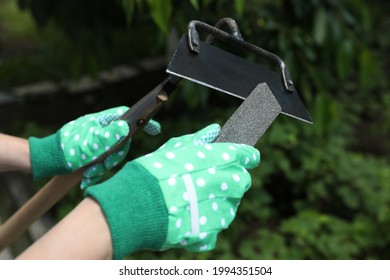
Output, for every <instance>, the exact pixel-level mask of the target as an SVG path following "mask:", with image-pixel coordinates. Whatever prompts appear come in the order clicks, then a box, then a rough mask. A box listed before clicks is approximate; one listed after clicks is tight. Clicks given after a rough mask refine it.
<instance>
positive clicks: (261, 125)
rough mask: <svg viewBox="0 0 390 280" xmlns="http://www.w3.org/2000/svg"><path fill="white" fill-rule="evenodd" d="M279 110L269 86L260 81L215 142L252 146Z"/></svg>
mask: <svg viewBox="0 0 390 280" xmlns="http://www.w3.org/2000/svg"><path fill="white" fill-rule="evenodd" d="M281 112H282V108H281V107H280V105H279V103H278V101H277V100H276V98H275V96H274V95H273V93H272V92H271V90H270V88H269V87H268V86H267V84H266V83H260V84H258V85H257V86H256V87H255V89H254V90H253V91H252V92H251V93H250V94H249V95H248V97H247V98H246V99H245V101H244V102H243V103H242V104H241V105H240V106H239V107H238V108H237V110H236V111H235V112H234V114H233V115H232V116H231V117H230V118H229V119H228V120H227V121H226V123H225V124H224V125H223V127H222V129H221V132H220V134H219V136H218V138H217V139H216V140H215V142H232V143H237V144H247V145H251V146H254V145H255V144H256V143H257V141H258V140H259V139H260V137H261V136H262V135H263V134H264V132H265V131H266V130H267V128H268V127H269V126H270V125H271V124H272V122H273V121H274V120H275V119H276V117H277V116H278V115H279V113H281Z"/></svg>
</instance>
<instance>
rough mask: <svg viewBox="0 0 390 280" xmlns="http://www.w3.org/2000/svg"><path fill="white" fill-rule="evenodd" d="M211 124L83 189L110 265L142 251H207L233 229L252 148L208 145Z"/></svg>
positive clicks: (255, 155)
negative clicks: (107, 239) (96, 211)
mask: <svg viewBox="0 0 390 280" xmlns="http://www.w3.org/2000/svg"><path fill="white" fill-rule="evenodd" d="M219 130H220V127H219V125H217V124H213V125H210V126H208V127H206V128H204V129H202V130H200V131H199V132H197V133H196V134H192V135H185V136H182V137H178V138H173V139H171V140H169V141H168V142H167V143H166V144H165V145H163V146H162V147H161V148H159V149H158V150H157V151H155V152H153V153H151V154H148V155H145V156H142V157H140V158H138V159H136V160H133V161H131V162H129V163H127V164H126V165H125V166H124V167H123V168H122V169H121V170H120V171H119V172H118V173H117V174H116V175H114V176H113V177H112V178H110V179H109V180H107V181H105V182H103V183H101V184H99V185H96V186H92V187H90V188H88V189H87V190H86V192H85V195H86V196H91V197H93V198H94V199H95V200H96V201H97V202H98V203H99V204H100V206H101V208H102V210H103V212H104V214H105V217H106V219H107V222H108V225H109V227H110V231H111V237H112V242H113V252H114V258H115V259H121V258H123V257H124V256H126V255H128V254H130V253H132V252H135V251H138V250H143V249H152V250H166V249H169V248H177V247H185V248H186V249H188V250H190V251H196V252H199V251H208V250H212V249H213V248H214V247H215V243H216V240H217V235H218V233H219V232H220V231H222V230H223V229H226V228H227V227H228V226H229V224H230V223H231V222H232V221H233V219H234V217H235V215H236V212H237V207H238V205H239V203H240V200H241V198H242V196H243V195H244V193H245V192H246V191H247V190H248V189H249V187H250V186H251V177H250V174H249V173H248V171H247V169H251V168H254V167H256V166H258V165H259V163H260V153H259V152H258V150H256V149H255V148H253V147H251V146H247V145H241V144H231V143H212V142H213V141H214V140H215V139H216V137H217V136H218V134H219Z"/></svg>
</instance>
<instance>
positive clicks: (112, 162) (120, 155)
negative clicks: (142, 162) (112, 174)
mask: <svg viewBox="0 0 390 280" xmlns="http://www.w3.org/2000/svg"><path fill="white" fill-rule="evenodd" d="M130 143H131V138H130V139H129V140H128V141H126V143H124V144H122V146H121V147H120V148H118V150H117V151H115V152H113V153H112V154H110V155H108V156H107V157H106V158H105V159H104V161H103V163H104V166H105V167H106V168H107V169H111V168H113V167H115V166H117V165H118V164H119V163H121V162H122V161H123V160H124V159H125V158H126V155H127V153H128V152H129V149H130Z"/></svg>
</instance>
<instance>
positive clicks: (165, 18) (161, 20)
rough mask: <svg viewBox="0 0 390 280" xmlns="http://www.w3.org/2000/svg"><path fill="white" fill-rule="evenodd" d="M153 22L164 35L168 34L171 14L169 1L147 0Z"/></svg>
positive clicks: (170, 2)
mask: <svg viewBox="0 0 390 280" xmlns="http://www.w3.org/2000/svg"><path fill="white" fill-rule="evenodd" d="M147 1H148V5H149V8H150V12H151V15H152V18H153V20H154V22H155V23H156V24H157V26H158V27H159V28H160V29H161V31H163V32H164V33H166V32H168V27H169V22H170V18H171V14H172V1H171V0H147Z"/></svg>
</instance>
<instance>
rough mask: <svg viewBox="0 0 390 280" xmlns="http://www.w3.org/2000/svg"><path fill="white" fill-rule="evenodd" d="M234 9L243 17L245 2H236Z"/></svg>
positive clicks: (236, 0)
mask: <svg viewBox="0 0 390 280" xmlns="http://www.w3.org/2000/svg"><path fill="white" fill-rule="evenodd" d="M234 8H235V10H236V12H237V14H238V16H240V17H241V16H242V15H243V13H244V8H245V0H234Z"/></svg>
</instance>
